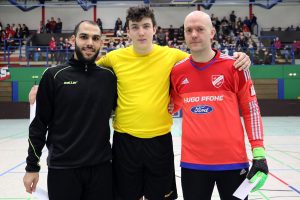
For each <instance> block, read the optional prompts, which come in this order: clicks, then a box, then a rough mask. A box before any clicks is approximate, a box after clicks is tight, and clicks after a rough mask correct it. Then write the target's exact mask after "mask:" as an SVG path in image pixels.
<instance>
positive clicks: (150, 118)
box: [96, 44, 189, 138]
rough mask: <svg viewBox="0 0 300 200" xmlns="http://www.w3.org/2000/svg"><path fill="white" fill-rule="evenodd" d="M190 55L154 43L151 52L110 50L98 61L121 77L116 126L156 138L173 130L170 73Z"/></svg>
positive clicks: (135, 133)
mask: <svg viewBox="0 0 300 200" xmlns="http://www.w3.org/2000/svg"><path fill="white" fill-rule="evenodd" d="M188 55H189V54H187V53H185V52H183V51H180V50H178V49H174V48H169V47H162V46H158V45H155V44H154V45H153V48H152V51H151V52H150V53H149V54H147V55H140V54H137V53H136V52H135V51H134V49H133V46H130V47H127V48H122V49H118V50H115V51H111V52H109V53H108V54H107V55H105V56H104V57H102V58H101V59H100V60H98V61H97V62H96V63H97V65H101V66H108V67H112V68H113V70H114V72H115V74H116V76H117V91H118V100H117V108H116V111H115V118H114V121H113V127H114V129H115V130H116V131H118V132H121V133H128V134H130V135H132V136H135V137H139V138H153V137H156V136H160V135H164V134H166V133H168V132H170V130H171V126H172V116H171V115H170V114H169V113H168V104H169V101H170V95H169V89H170V78H169V76H170V73H171V70H172V68H173V66H174V64H176V63H177V62H179V61H180V60H183V59H184V58H186V57H188Z"/></svg>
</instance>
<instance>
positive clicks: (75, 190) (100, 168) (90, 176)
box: [47, 161, 113, 200]
mask: <svg viewBox="0 0 300 200" xmlns="http://www.w3.org/2000/svg"><path fill="white" fill-rule="evenodd" d="M47 182H48V195H49V200H66V199H72V200H99V199H105V200H113V185H112V164H111V162H110V161H108V162H106V163H103V164H100V165H96V166H91V167H82V168H74V169H52V168H49V169H48V181H47Z"/></svg>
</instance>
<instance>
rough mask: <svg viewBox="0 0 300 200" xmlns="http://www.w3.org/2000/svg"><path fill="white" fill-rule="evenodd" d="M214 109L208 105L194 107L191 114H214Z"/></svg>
mask: <svg viewBox="0 0 300 200" xmlns="http://www.w3.org/2000/svg"><path fill="white" fill-rule="evenodd" d="M213 110H214V109H213V108H212V107H210V106H207V105H199V106H193V107H192V108H191V112H192V113H194V114H207V113H210V112H212V111H213Z"/></svg>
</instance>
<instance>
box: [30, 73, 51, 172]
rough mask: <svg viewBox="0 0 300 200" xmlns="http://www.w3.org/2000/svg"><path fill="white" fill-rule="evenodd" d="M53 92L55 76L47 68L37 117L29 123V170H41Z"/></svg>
mask: <svg viewBox="0 0 300 200" xmlns="http://www.w3.org/2000/svg"><path fill="white" fill-rule="evenodd" d="M53 93H54V86H53V78H52V75H51V74H50V72H49V70H46V71H45V73H44V74H43V77H42V79H41V81H40V84H39V89H38V92H37V99H36V113H35V117H34V119H33V120H32V122H31V123H30V125H29V139H28V142H29V148H28V156H27V158H26V163H27V165H26V168H25V169H26V171H27V172H38V171H39V170H40V165H39V162H40V157H41V155H42V149H43V148H44V146H45V143H46V134H47V131H48V126H49V124H50V123H51V120H52V113H53V104H54V100H53V97H54V94H53Z"/></svg>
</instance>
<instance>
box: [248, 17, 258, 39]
mask: <svg viewBox="0 0 300 200" xmlns="http://www.w3.org/2000/svg"><path fill="white" fill-rule="evenodd" d="M250 24H251V33H252V34H255V35H257V34H258V25H257V17H256V16H255V15H254V14H252V15H251V19H250Z"/></svg>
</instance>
